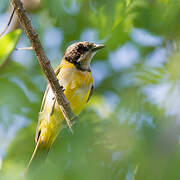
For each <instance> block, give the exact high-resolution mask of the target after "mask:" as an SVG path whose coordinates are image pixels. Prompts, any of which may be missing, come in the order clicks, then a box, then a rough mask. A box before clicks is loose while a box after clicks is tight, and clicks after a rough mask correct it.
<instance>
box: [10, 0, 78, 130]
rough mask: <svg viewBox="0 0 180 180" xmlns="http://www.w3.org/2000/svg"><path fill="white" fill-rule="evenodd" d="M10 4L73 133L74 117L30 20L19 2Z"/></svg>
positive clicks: (12, 0) (18, 0)
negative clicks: (72, 120) (72, 121)
mask: <svg viewBox="0 0 180 180" xmlns="http://www.w3.org/2000/svg"><path fill="white" fill-rule="evenodd" d="M10 2H11V3H12V5H13V7H14V9H15V12H16V14H17V16H18V19H19V22H20V24H21V25H22V27H23V29H24V31H25V33H26V35H27V37H28V39H29V40H30V42H31V45H32V48H33V50H34V52H35V54H36V57H37V59H38V62H39V64H40V66H41V68H42V70H43V72H44V74H45V76H46V78H47V80H48V82H49V84H50V86H51V88H52V90H53V92H54V94H55V97H56V99H57V102H58V104H59V106H60V109H61V111H62V113H63V115H64V118H65V119H66V122H67V124H68V126H69V129H70V131H71V132H72V133H73V131H72V124H71V121H70V120H71V119H73V118H74V117H75V116H74V113H73V112H72V109H71V107H70V104H69V102H68V100H67V99H66V97H65V95H64V93H63V89H62V86H61V85H60V84H59V81H58V79H57V78H56V75H55V73H54V70H53V68H52V67H51V64H50V61H49V59H48V57H47V56H46V55H45V52H44V49H43V47H42V45H41V42H40V40H39V37H38V34H37V33H36V31H35V30H34V28H33V26H32V23H31V20H30V19H29V18H28V16H27V12H26V10H25V9H24V7H23V4H22V2H21V1H20V0H10Z"/></svg>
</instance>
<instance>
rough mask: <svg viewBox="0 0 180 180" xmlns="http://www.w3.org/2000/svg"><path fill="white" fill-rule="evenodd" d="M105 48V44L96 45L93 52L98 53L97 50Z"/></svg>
mask: <svg viewBox="0 0 180 180" xmlns="http://www.w3.org/2000/svg"><path fill="white" fill-rule="evenodd" d="M104 47H105V45H104V44H95V47H94V48H93V49H92V50H93V51H97V50H99V49H102V48H104Z"/></svg>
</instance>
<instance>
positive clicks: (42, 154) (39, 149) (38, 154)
mask: <svg viewBox="0 0 180 180" xmlns="http://www.w3.org/2000/svg"><path fill="white" fill-rule="evenodd" d="M49 149H50V148H49V147H47V146H44V145H43V144H42V143H41V142H40V138H39V139H38V141H37V143H36V146H35V149H34V152H33V154H32V156H31V159H30V161H29V163H28V165H27V168H26V170H25V174H26V173H27V172H29V170H31V169H34V168H35V167H37V166H38V165H41V164H42V163H43V162H44V161H45V160H46V157H47V154H48V152H49Z"/></svg>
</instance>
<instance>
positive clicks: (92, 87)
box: [87, 85, 94, 102]
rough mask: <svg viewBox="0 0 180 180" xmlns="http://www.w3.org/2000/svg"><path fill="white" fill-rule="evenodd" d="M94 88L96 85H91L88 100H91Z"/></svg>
mask: <svg viewBox="0 0 180 180" xmlns="http://www.w3.org/2000/svg"><path fill="white" fill-rule="evenodd" d="M93 90H94V86H93V85H92V86H91V90H90V93H89V97H88V99H87V102H89V100H90V98H91V96H92V94H93Z"/></svg>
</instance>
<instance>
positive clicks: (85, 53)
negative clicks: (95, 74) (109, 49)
mask: <svg viewBox="0 0 180 180" xmlns="http://www.w3.org/2000/svg"><path fill="white" fill-rule="evenodd" d="M103 47H104V45H102V44H95V43H91V42H77V43H74V44H72V45H70V46H69V47H68V48H67V49H66V51H65V54H64V59H65V60H66V61H68V62H70V63H73V64H74V65H75V66H76V67H77V68H78V69H80V70H82V71H89V70H90V63H91V60H92V58H93V56H94V55H95V54H96V52H97V51H98V50H99V49H102V48H103Z"/></svg>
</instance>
